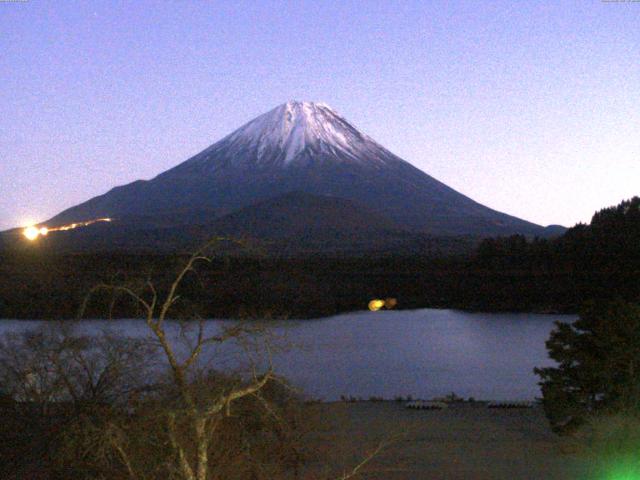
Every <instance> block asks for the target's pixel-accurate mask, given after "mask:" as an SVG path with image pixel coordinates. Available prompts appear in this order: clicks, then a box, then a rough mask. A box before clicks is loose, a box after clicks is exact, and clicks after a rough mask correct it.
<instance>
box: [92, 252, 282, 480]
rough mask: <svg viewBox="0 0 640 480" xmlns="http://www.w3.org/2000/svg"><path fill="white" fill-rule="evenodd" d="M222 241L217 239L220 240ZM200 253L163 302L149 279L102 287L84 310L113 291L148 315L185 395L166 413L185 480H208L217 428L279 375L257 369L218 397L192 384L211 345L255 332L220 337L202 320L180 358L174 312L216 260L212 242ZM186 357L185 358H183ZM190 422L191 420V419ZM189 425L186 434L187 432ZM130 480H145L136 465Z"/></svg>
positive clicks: (238, 330) (240, 329) (237, 330)
mask: <svg viewBox="0 0 640 480" xmlns="http://www.w3.org/2000/svg"><path fill="white" fill-rule="evenodd" d="M217 240H218V239H216V240H214V242H215V241H217ZM214 242H211V243H209V244H207V245H206V246H205V247H204V248H202V249H201V250H199V251H198V252H196V253H195V254H194V255H192V256H191V258H190V259H189V260H188V261H187V263H186V265H185V266H184V267H183V268H182V269H181V270H180V271H179V273H178V275H177V276H176V278H175V280H174V281H173V283H172V284H171V285H170V287H169V289H168V292H167V293H166V294H165V295H164V296H163V297H162V298H161V296H160V295H159V293H158V291H157V290H156V288H155V287H154V285H153V283H152V282H151V281H148V282H147V283H146V286H145V291H144V292H138V291H135V290H134V289H132V288H130V287H127V286H123V285H110V284H99V285H96V286H95V287H93V289H92V290H91V292H90V293H89V295H87V297H86V299H85V302H84V304H83V306H82V308H81V311H80V312H81V315H82V312H84V310H85V308H86V306H87V302H88V301H89V299H90V298H91V296H92V295H93V294H94V293H96V292H98V291H108V292H111V293H116V294H123V295H126V296H128V297H130V298H132V299H133V300H134V301H135V302H136V303H137V304H138V305H139V306H140V307H141V308H142V311H143V312H144V321H145V322H146V325H147V326H148V327H149V330H150V332H151V333H152V334H153V336H154V337H155V339H156V340H157V342H158V343H159V345H160V349H161V351H162V352H163V354H164V357H165V358H166V360H167V363H168V365H169V371H170V376H171V382H172V384H173V386H174V387H175V391H176V392H177V395H178V396H179V400H180V404H181V407H182V408H181V409H180V410H175V411H169V412H167V414H166V419H165V421H166V427H167V435H168V438H169V442H170V446H171V448H172V450H173V452H174V454H175V461H176V467H177V469H176V470H177V472H176V473H178V474H179V477H180V478H182V479H184V480H207V479H209V478H210V469H211V468H210V452H211V449H212V448H213V449H214V450H215V448H216V446H213V445H211V444H210V442H211V438H212V435H213V433H214V432H215V430H216V429H217V428H218V426H219V424H220V422H221V419H222V418H223V417H224V416H230V415H231V409H232V405H233V404H234V403H235V402H237V401H239V400H241V399H243V398H245V397H248V396H253V397H255V398H261V397H260V395H259V392H260V390H262V389H263V388H264V387H265V385H267V383H268V382H269V381H270V380H274V379H275V378H276V377H275V375H274V373H273V370H272V368H271V366H269V367H268V368H267V369H266V370H265V371H263V372H257V371H256V370H255V369H254V370H253V372H252V375H251V376H250V378H248V379H245V381H239V382H235V383H234V384H233V385H230V386H226V388H222V389H220V390H219V391H217V392H216V393H217V394H216V395H198V394H197V391H196V389H195V388H194V382H193V381H192V377H191V374H192V371H193V369H194V367H195V366H196V364H197V361H198V360H199V358H200V356H201V354H202V352H203V349H205V348H206V347H207V346H209V345H213V344H222V343H224V342H227V341H230V340H232V339H238V338H240V337H242V336H243V335H246V334H253V333H255V328H254V327H248V326H247V325H244V324H237V325H234V326H231V327H228V328H225V329H223V330H222V331H221V332H219V333H218V334H215V335H208V334H206V333H205V324H204V321H203V319H201V318H200V319H198V320H197V332H196V335H195V342H194V343H193V344H192V345H191V346H190V348H189V350H188V352H187V354H186V355H179V352H178V351H177V348H176V344H175V340H173V339H172V338H171V334H170V333H169V332H168V331H167V320H168V319H169V314H170V311H171V308H172V307H173V306H174V305H175V304H176V302H177V301H178V299H179V298H180V296H179V294H178V291H179V288H180V285H181V284H182V282H183V280H184V279H185V276H186V275H187V274H189V273H190V272H192V271H194V267H195V265H196V264H197V263H198V262H210V261H211V258H210V257H209V256H207V255H206V254H205V253H204V252H206V250H207V249H208V248H209V247H211V245H212V243H214ZM181 357H183V358H181ZM185 420H186V421H185ZM185 424H186V427H187V430H188V431H187V432H186V434H185V432H184V431H182V430H181V429H184V428H185ZM114 446H115V447H116V449H117V450H118V451H121V457H122V458H123V461H124V462H125V463H129V462H128V460H127V458H126V454H125V452H124V445H123V442H120V441H118V440H117V439H116V440H115V442H114ZM128 470H129V473H130V477H131V478H132V479H133V478H139V476H138V474H137V473H136V472H135V471H134V469H133V467H131V466H130V465H129V468H128Z"/></svg>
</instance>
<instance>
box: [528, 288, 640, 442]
mask: <svg viewBox="0 0 640 480" xmlns="http://www.w3.org/2000/svg"><path fill="white" fill-rule="evenodd" d="M547 348H548V350H549V356H550V357H551V358H552V359H553V360H555V361H556V362H557V364H558V366H557V367H548V368H537V369H536V370H535V372H536V373H537V374H538V375H540V377H541V384H540V385H541V387H542V394H543V403H544V407H545V411H546V413H547V416H548V417H549V420H550V422H551V425H552V427H553V428H554V429H555V430H556V431H559V432H568V431H572V430H574V429H575V428H576V427H578V426H580V425H581V424H583V423H584V422H585V420H586V418H588V417H589V416H590V415H594V414H598V413H606V412H616V411H620V410H632V411H639V412H640V306H638V305H636V304H631V303H627V302H624V301H622V300H615V301H611V302H606V303H593V302H591V303H589V304H587V305H586V306H585V308H584V310H583V312H582V314H581V315H580V318H579V319H578V320H576V321H575V322H573V323H572V324H566V323H557V324H556V328H555V330H554V331H553V332H552V333H551V336H550V338H549V340H548V341H547Z"/></svg>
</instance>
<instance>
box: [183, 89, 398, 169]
mask: <svg viewBox="0 0 640 480" xmlns="http://www.w3.org/2000/svg"><path fill="white" fill-rule="evenodd" d="M382 152H385V153H387V154H388V152H386V151H385V149H384V147H382V146H381V145H379V144H377V143H376V142H375V141H374V140H373V139H371V138H370V137H368V136H367V135H365V134H363V133H361V132H360V131H358V129H356V128H355V127H354V126H353V125H351V124H350V123H349V122H348V121H347V120H346V119H344V118H343V117H342V116H340V115H339V114H338V113H337V112H336V111H335V110H333V109H332V108H331V107H329V106H328V105H327V104H324V103H314V102H298V101H290V102H287V103H284V104H282V105H280V106H278V107H276V108H274V109H273V110H271V111H269V112H267V113H265V114H263V115H260V116H259V117H257V118H255V119H254V120H252V121H250V122H249V123H247V124H245V125H244V126H242V127H240V128H239V129H237V130H236V131H234V132H233V133H231V134H230V135H227V136H226V137H224V138H223V139H222V140H220V141H219V142H217V143H215V144H213V145H211V146H210V147H209V148H207V149H206V150H204V151H203V152H201V153H200V154H198V155H197V156H196V157H194V158H193V159H191V160H190V161H189V162H186V165H185V167H186V166H188V167H190V168H193V167H196V168H197V167H198V166H200V167H203V166H207V165H208V166H209V167H210V168H211V169H215V168H217V167H220V164H218V165H210V163H209V162H210V160H211V159H212V158H217V159H220V157H223V158H227V159H229V164H231V165H234V164H237V161H238V160H239V159H242V160H243V161H246V159H247V158H250V159H251V160H252V161H253V162H255V164H257V165H261V166H281V167H286V166H288V165H292V164H295V163H296V162H304V161H308V159H309V155H318V154H320V155H322V154H324V155H332V156H334V157H338V158H340V159H341V161H342V162H345V161H346V162H354V163H360V164H361V163H363V162H364V163H366V162H373V163H377V164H379V165H383V164H385V163H387V161H388V159H385V157H387V156H388V155H386V154H385V155H381V153H382ZM234 159H235V160H236V161H234Z"/></svg>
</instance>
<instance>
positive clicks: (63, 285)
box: [0, 197, 640, 318]
mask: <svg viewBox="0 0 640 480" xmlns="http://www.w3.org/2000/svg"><path fill="white" fill-rule="evenodd" d="M185 259H186V258H185V257H182V256H177V255H133V254H130V255H127V254H77V255H72V254H68V255H48V254H46V252H38V251H32V252H24V251H23V252H17V253H12V254H9V253H4V254H0V317H2V318H73V317H74V316H75V315H76V312H77V309H78V308H79V306H80V304H81V303H82V301H83V299H84V297H85V296H86V294H87V293H88V291H89V290H90V289H91V287H92V286H94V285H95V284H97V283H101V282H102V283H110V284H128V285H132V286H134V287H136V288H137V287H144V284H145V283H146V281H147V280H152V281H153V282H154V284H156V285H158V286H159V288H160V289H163V288H164V289H166V288H168V285H169V280H170V279H171V278H173V276H174V275H175V272H176V270H177V269H178V268H180V266H181V265H183V263H184V261H185ZM184 289H185V291H184V292H183V295H182V297H181V301H180V302H179V305H178V307H179V308H181V310H178V311H176V312H177V314H180V315H187V316H188V315H189V314H190V312H191V311H197V312H198V313H199V314H200V315H204V316H208V317H243V316H265V315H271V316H276V317H281V316H290V317H319V316H325V315H331V314H335V313H339V312H345V311H351V310H362V309H365V308H366V306H367V304H368V302H369V301H370V300H371V299H372V298H386V297H394V298H397V300H398V308H423V307H433V308H460V309H468V310H483V311H539V312H567V313H569V312H571V313H573V312H577V311H578V310H579V308H580V306H581V305H582V304H583V303H584V302H585V301H586V300H590V299H595V300H599V299H607V298H612V297H619V298H622V299H625V300H628V301H635V300H637V299H639V298H640V198H638V197H635V198H633V199H631V200H628V201H625V202H622V203H621V204H620V205H618V206H615V207H611V208H607V209H604V210H602V211H599V212H597V213H596V214H595V215H594V217H593V219H592V221H591V224H589V225H584V224H579V225H577V226H575V227H573V228H571V229H569V230H568V231H567V232H566V233H565V234H564V235H563V236H561V237H559V238H556V239H552V240H545V239H526V238H525V237H523V236H512V237H507V238H497V239H486V240H484V241H482V242H481V243H480V245H479V246H478V248H477V249H476V250H475V251H474V252H473V253H471V254H468V255H466V256H464V255H458V256H448V257H433V256H431V255H428V254H424V255H410V256H400V255H387V256H377V257H375V258H368V257H353V256H350V257H319V256H314V257H307V258H297V259H296V258H286V259H284V258H283V259H278V258H274V257H273V256H263V257H260V256H254V257H246V256H237V255H234V256H224V257H217V258H216V259H215V260H214V261H213V262H211V263H203V264H200V265H199V266H198V268H197V269H196V271H195V272H190V274H189V275H188V277H187V278H186V279H185V283H184ZM88 307H89V309H88V314H89V316H91V315H96V316H104V312H105V308H107V309H108V311H111V312H112V313H113V315H114V316H124V317H126V316H132V315H134V314H135V313H136V312H135V310H134V306H133V305H132V304H131V303H130V302H128V301H127V300H126V299H125V298H118V299H113V298H106V297H105V298H98V299H95V300H94V301H93V302H92V303H91V305H89V306H88ZM100 312H102V313H100Z"/></svg>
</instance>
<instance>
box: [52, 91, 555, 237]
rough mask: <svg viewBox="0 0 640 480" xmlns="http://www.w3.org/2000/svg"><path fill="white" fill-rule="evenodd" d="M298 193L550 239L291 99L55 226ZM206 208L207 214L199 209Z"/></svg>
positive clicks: (461, 226) (399, 216)
mask: <svg viewBox="0 0 640 480" xmlns="http://www.w3.org/2000/svg"><path fill="white" fill-rule="evenodd" d="M292 191H298V192H306V193H309V194H314V195H328V196H334V197H340V198H344V199H347V200H351V201H354V202H356V203H358V204H360V205H363V206H366V207H367V208H369V209H371V210H373V211H375V212H378V213H379V214H381V215H383V216H385V217H387V218H389V219H390V220H392V221H393V222H395V223H396V224H398V225H400V226H402V227H403V228H405V229H411V230H415V231H420V232H425V233H428V234H431V235H461V234H471V235H480V236H488V235H497V234H511V233H523V234H529V235H543V234H544V229H543V228H542V227H540V226H538V225H535V224H533V223H530V222H527V221H524V220H521V219H518V218H515V217H512V216H510V215H506V214H504V213H500V212H497V211H495V210H492V209H490V208H487V207H485V206H483V205H481V204H479V203H477V202H475V201H473V200H471V199H470V198H468V197H466V196H464V195H462V194H460V193H458V192H456V191H455V190H453V189H451V188H449V187H448V186H446V185H445V184H443V183H441V182H439V181H438V180H436V179H434V178H433V177H431V176H429V175H427V174H426V173H424V172H422V171H421V170H418V169H417V168H415V167H413V166H412V165H411V164H409V163H408V162H406V161H404V160H402V159H400V158H399V157H397V156H395V155H394V154H393V153H391V152H389V151H388V150H387V149H385V148H384V147H382V146H381V145H379V144H378V143H376V142H375V141H374V140H373V139H371V138H370V137H368V136H366V135H364V134H363V133H361V132H359V131H358V130H357V129H356V128H355V127H353V126H352V125H351V124H350V123H349V122H348V121H347V120H345V119H344V118H343V117H341V116H340V115H338V114H337V113H336V112H335V111H333V110H332V109H331V108H329V107H328V106H326V105H324V104H315V103H308V102H289V103H286V104H284V105H281V106H279V107H277V108H275V109H274V110H272V111H270V112H267V113H266V114H264V115H261V116H259V117H257V118H256V119H254V120H252V121H251V122H249V123H247V124H246V125H244V126H243V127H241V128H239V129H238V130H236V131H235V132H233V133H231V134H230V135H228V136H227V137H225V138H223V139H222V140H220V141H219V142H217V143H215V144H213V145H212V146H210V147H209V148H207V149H205V150H204V151H202V152H201V153H199V154H197V155H195V156H194V157H192V158H190V159H189V160H187V161H186V162H183V163H182V164H180V165H178V166H176V167H174V168H173V169H170V170H168V171H166V172H164V173H162V174H160V175H158V176H157V177H156V178H154V179H152V180H149V181H137V182H133V183H131V184H128V185H125V186H121V187H117V188H114V189H113V190H111V191H109V192H108V193H106V194H104V195H101V196H99V197H95V198H93V199H91V200H89V201H88V202H85V203H83V204H80V205H78V206H76V207H73V208H70V209H68V210H65V211H64V212H62V213H61V214H59V215H57V216H56V217H54V218H52V219H51V220H50V221H49V222H46V223H47V224H48V225H60V224H64V223H70V222H75V221H81V220H86V219H92V218H97V217H105V216H108V217H112V218H119V217H125V216H130V215H140V216H147V217H154V216H161V215H162V216H171V214H172V212H181V213H182V214H183V215H184V217H185V218H190V217H193V221H202V220H204V219H203V218H202V217H201V216H200V217H199V215H201V212H203V211H206V212H208V213H207V215H210V216H220V215H224V214H228V213H231V212H233V211H235V210H238V209H240V208H243V207H246V206H248V205H251V204H254V203H256V202H259V201H263V200H266V199H268V198H272V197H275V196H279V195H283V194H286V193H289V192H292ZM198 212H200V213H198Z"/></svg>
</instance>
